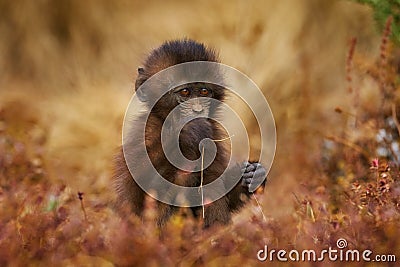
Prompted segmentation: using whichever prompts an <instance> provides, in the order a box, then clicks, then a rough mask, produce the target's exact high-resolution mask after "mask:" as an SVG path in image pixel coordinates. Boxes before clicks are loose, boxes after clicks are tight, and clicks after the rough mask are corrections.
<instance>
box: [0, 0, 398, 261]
mask: <svg viewBox="0 0 400 267" xmlns="http://www.w3.org/2000/svg"><path fill="white" fill-rule="evenodd" d="M148 2H149V1H148ZM371 17H372V15H371V10H369V9H368V8H367V7H365V6H361V5H358V4H355V3H351V2H347V1H319V0H299V1H290V0H284V1H273V0H271V1H247V2H242V1H235V2H232V1H214V2H212V1H195V2H186V1H172V2H168V4H166V3H165V2H164V1H152V2H150V3H142V2H139V1H138V2H129V1H119V2H118V3H111V2H109V1H105V0H101V1H84V2H82V1H57V2H54V3H50V2H48V1H35V2H33V1H11V2H7V1H1V0H0V35H1V36H2V38H1V41H0V185H1V187H0V265H16V266H20V265H21V266H23V265H46V264H47V265H59V264H61V265H84V264H88V265H96V266H97V265H100V266H102V265H104V266H107V265H112V264H119V265H135V266H142V265H146V266H172V265H175V264H176V263H180V264H181V265H182V266H190V265H195V266H201V265H207V266H221V265H222V264H223V265H232V266H236V265H246V266H247V265H249V266H256V265H259V264H260V262H258V261H257V259H256V253H257V251H258V250H259V249H261V248H263V246H264V244H268V246H270V247H273V248H286V249H291V248H297V249H322V248H325V247H327V246H329V245H333V246H334V244H335V242H336V240H337V238H339V237H342V238H346V239H347V240H348V242H349V246H351V247H352V248H358V249H365V248H370V249H372V250H374V252H376V253H383V254H385V253H386V254H388V253H398V251H400V243H399V241H398V238H397V236H398V235H399V234H400V232H399V225H400V224H399V223H400V215H399V214H400V208H399V205H400V204H399V203H400V186H399V171H398V170H399V167H398V164H399V159H398V158H396V157H398V155H397V156H396V153H397V152H396V150H395V149H394V150H393V147H392V144H394V143H397V142H398V140H399V134H398V131H397V128H396V127H395V124H393V123H392V122H395V121H396V120H394V119H393V118H395V117H396V116H394V114H395V115H396V114H398V113H399V109H398V106H399V97H398V93H397V91H398V90H397V89H398V87H399V72H398V69H396V68H398V66H396V64H397V63H396V59H394V58H393V57H394V56H396V55H398V52H396V51H397V50H396V48H395V47H393V46H392V45H391V44H390V42H389V41H388V40H386V43H385V45H384V46H383V47H382V46H381V47H380V42H381V38H380V35H379V34H378V33H376V32H375V30H374V24H373V21H372V19H371ZM185 36H186V37H190V38H194V39H196V40H199V41H202V42H205V43H207V44H209V45H211V46H214V47H216V48H217V49H219V50H220V55H221V58H222V61H223V62H224V63H226V64H228V65H231V66H233V67H235V68H237V69H239V70H241V71H242V72H244V73H246V74H247V75H248V76H250V77H251V78H252V79H253V80H254V81H255V82H256V83H257V84H258V85H259V87H260V88H261V89H262V90H263V92H264V94H265V96H266V97H267V99H268V101H269V103H270V105H271V108H272V110H273V113H274V116H275V120H276V124H277V131H278V145H277V155H276V159H275V162H274V165H273V168H272V170H271V173H270V175H269V182H268V183H267V187H266V189H265V192H264V194H263V195H262V196H259V197H258V198H259V201H260V202H261V205H262V208H263V211H264V213H265V215H266V217H267V220H266V221H263V219H262V216H261V214H260V211H259V210H258V206H257V204H256V203H255V201H254V200H252V202H251V203H250V204H249V205H248V206H247V207H246V208H245V209H244V210H243V211H242V212H240V213H239V214H237V215H236V216H235V218H234V223H233V224H232V225H230V226H228V227H224V228H216V229H211V230H209V231H205V232H204V231H202V230H201V229H200V227H199V225H198V223H197V222H196V221H193V220H192V219H191V218H187V219H186V220H183V217H182V216H176V217H175V218H174V219H173V220H171V222H170V223H169V224H168V225H167V230H166V231H165V233H164V234H163V235H162V236H161V238H160V237H159V234H158V231H157V230H156V229H155V228H154V227H153V226H152V225H151V223H150V221H151V218H152V216H153V213H154V208H153V206H154V203H152V201H151V200H149V201H148V203H147V204H148V209H147V213H146V218H145V220H144V223H142V222H140V221H139V220H138V218H136V217H134V216H128V215H127V217H126V218H124V219H121V218H119V217H118V216H117V215H116V213H114V211H113V210H112V208H111V203H112V199H113V197H114V192H113V190H112V188H111V180H110V176H111V171H112V165H111V159H112V156H113V154H114V151H115V149H116V147H117V146H118V145H119V143H120V133H121V124H122V118H123V113H124V109H125V107H126V106H127V104H128V102H129V99H130V97H131V94H132V90H133V80H134V79H135V69H136V67H137V66H139V65H140V61H141V60H142V59H143V58H144V56H145V54H146V53H147V52H148V51H149V50H151V49H152V48H154V47H156V46H158V45H159V44H160V43H161V42H163V41H164V40H168V39H174V38H182V37H185ZM351 38H356V40H357V44H355V46H354V51H353V52H351V53H350V54H351V55H350V56H349V50H350V45H349V41H350V40H351ZM381 43H383V42H381ZM381 54H384V56H385V58H384V59H385V60H384V61H383V60H382V58H381V56H380V55H381ZM346 58H347V62H346ZM393 59H394V60H393ZM349 77H351V79H349ZM349 82H351V84H349ZM349 87H351V88H352V90H351V92H349V90H348V89H349ZM393 107H394V109H393ZM335 109H336V111H337V112H335ZM392 110H394V112H392ZM396 112H397V113H396ZM354 114H356V116H357V124H355V119H354ZM248 116H250V115H248ZM397 116H400V115H397ZM391 121H392V122H391ZM252 123H253V122H250V123H249V131H250V132H251V133H252V131H253V130H252ZM382 130H385V132H386V133H388V134H390V136H391V139H390V138H386V139H387V140H381V141H379V140H378V141H377V138H376V136H377V134H378V132H380V131H382ZM253 134H255V132H253ZM385 137H387V136H385ZM383 139H385V138H383ZM389 139H390V140H389ZM252 145H253V147H252V148H253V150H254V151H257V149H258V143H257V138H255V139H254V140H253V142H252ZM379 151H380V152H382V151H384V152H385V151H386V152H387V153H386V152H385V153H386V154H379V153H380V152H379ZM382 153H383V152H382ZM374 158H379V160H378V165H372V169H370V167H371V164H372V163H371V162H372V160H373V159H374ZM374 162H376V161H374ZM388 167H389V168H388ZM78 192H83V193H84V194H83V202H80V200H79V198H78V195H77V193H78ZM81 204H82V205H83V207H84V210H83V209H82V206H81ZM84 211H85V213H86V216H87V219H86V218H85V215H84ZM397 256H398V257H400V255H397ZM303 264H305V265H307V264H306V263H303ZM327 264H329V263H324V266H326V265H327ZM309 265H311V264H309ZM321 266H322V265H321Z"/></svg>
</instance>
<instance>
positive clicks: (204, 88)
mask: <svg viewBox="0 0 400 267" xmlns="http://www.w3.org/2000/svg"><path fill="white" fill-rule="evenodd" d="M172 94H173V96H174V98H175V99H176V102H177V103H179V104H180V111H181V114H182V115H183V116H184V117H194V116H197V115H201V116H205V117H207V116H209V115H210V107H211V98H212V97H213V90H212V88H211V87H210V86H208V85H204V84H194V85H184V86H180V87H178V88H176V89H174V90H173V91H172Z"/></svg>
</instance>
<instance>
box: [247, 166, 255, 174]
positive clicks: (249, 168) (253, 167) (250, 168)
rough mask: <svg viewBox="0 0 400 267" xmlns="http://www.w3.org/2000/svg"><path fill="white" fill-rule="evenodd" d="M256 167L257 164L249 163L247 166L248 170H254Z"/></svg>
mask: <svg viewBox="0 0 400 267" xmlns="http://www.w3.org/2000/svg"><path fill="white" fill-rule="evenodd" d="M255 169H256V166H255V165H254V164H251V165H248V166H247V167H246V172H252V171H254V170H255Z"/></svg>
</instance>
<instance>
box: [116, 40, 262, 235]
mask: <svg viewBox="0 0 400 267" xmlns="http://www.w3.org/2000/svg"><path fill="white" fill-rule="evenodd" d="M193 61H209V62H219V60H218V56H217V54H216V52H215V51H214V50H213V49H210V48H208V47H206V46H205V45H204V44H202V43H198V42H196V41H193V40H189V39H184V40H176V41H169V42H165V43H164V44H162V45H161V46H160V47H159V48H157V49H155V50H153V51H152V52H151V53H150V55H149V56H148V57H147V59H146V60H145V62H144V64H143V67H142V68H139V69H138V76H137V80H136V84H135V90H136V92H137V93H139V91H140V90H139V91H138V89H139V87H140V86H141V85H142V84H143V83H145V82H146V81H147V80H148V79H150V77H152V76H153V75H155V74H156V73H158V72H160V71H162V70H164V69H166V68H168V67H171V66H174V65H177V64H180V63H185V62H193ZM154 87H157V86H154ZM153 90H157V89H156V88H152V87H151V86H150V87H147V88H146V90H145V92H143V91H142V92H141V93H140V95H139V99H140V100H141V101H143V103H146V101H147V99H146V98H147V97H149V96H150V95H151V94H152V93H153V92H152V91H153ZM226 93H227V89H225V88H224V87H222V86H220V85H215V84H208V83H202V82H196V83H189V84H184V85H182V86H178V87H176V88H172V89H170V90H169V91H168V92H167V93H166V94H164V95H163V96H162V97H161V98H160V99H159V100H158V101H157V103H156V104H155V105H154V106H152V107H151V110H150V111H149V114H148V117H147V118H146V119H143V118H142V119H140V120H136V121H134V122H132V125H129V126H130V130H129V137H130V138H129V139H130V142H131V146H130V150H132V151H130V153H131V154H132V155H134V157H133V158H132V159H131V160H132V161H133V162H130V164H131V165H129V164H127V162H126V159H125V157H124V152H123V149H122V148H121V150H120V152H119V154H118V155H117V157H116V160H115V174H114V182H115V186H116V191H117V201H116V204H117V207H118V208H124V207H126V206H129V208H130V209H131V210H132V212H133V213H135V214H137V215H138V216H141V215H142V212H143V209H144V199H145V196H146V192H145V191H144V190H143V189H142V188H141V187H140V186H139V185H138V183H137V179H136V178H140V179H152V177H146V175H148V171H147V170H148V168H147V167H148V166H147V167H146V164H147V165H148V164H149V163H146V162H145V159H146V156H145V155H144V154H143V153H147V155H148V158H150V160H151V164H152V165H153V167H154V168H155V169H156V170H157V172H158V173H159V174H160V175H161V176H162V177H163V178H164V179H166V180H168V181H169V182H171V183H174V184H177V185H181V186H189V187H193V186H199V185H200V184H201V177H202V174H201V172H200V171H193V172H190V171H182V170H180V169H179V168H177V167H175V166H174V165H173V164H171V163H170V162H169V160H168V159H167V157H166V155H165V151H164V150H163V144H162V140H161V139H162V138H161V129H162V127H163V124H164V122H165V121H166V118H167V116H168V114H169V113H170V112H171V111H172V110H174V108H176V107H177V106H179V109H178V114H177V115H176V116H175V118H173V119H172V120H171V121H170V122H169V124H168V125H167V126H165V125H164V127H168V128H169V129H170V130H171V132H172V133H173V132H174V129H175V128H176V127H177V125H179V124H180V123H182V121H185V122H186V123H185V125H184V126H183V128H181V129H180V131H177V132H176V134H177V135H176V136H179V139H178V140H179V143H178V145H176V146H175V147H172V148H171V147H170V150H171V149H172V150H174V149H179V150H180V151H181V153H182V154H183V155H184V156H185V157H186V158H187V159H189V160H195V159H198V158H199V157H201V151H200V150H199V143H200V142H201V141H202V140H203V139H205V138H210V139H212V140H221V139H224V138H226V137H227V133H226V132H225V131H224V130H223V129H222V127H220V125H219V124H218V122H216V121H215V120H212V119H209V118H207V117H210V116H212V115H215V113H217V112H218V108H219V107H218V104H216V103H218V102H219V103H220V102H221V101H224V97H225V95H226ZM212 100H218V101H212ZM198 114H203V115H204V117H196V118H195V119H193V120H190V118H191V117H192V116H195V115H198ZM178 121H179V122H180V123H178ZM143 124H144V125H143ZM142 127H143V129H145V137H144V143H145V148H146V151H141V150H140V149H139V148H138V147H140V143H138V142H142V143H143V139H142V140H141V141H140V138H136V136H138V135H140V134H141V133H140V131H141V129H142ZM135 142H136V143H135ZM228 142H229V140H228ZM223 143H224V142H215V146H216V154H215V158H214V160H213V162H212V163H211V164H210V165H209V166H208V167H207V168H205V169H204V171H203V174H204V176H203V179H204V181H203V183H204V184H205V185H206V184H208V183H211V182H213V181H214V180H216V179H217V178H218V177H219V176H220V175H221V174H223V173H224V170H225V169H226V168H227V166H228V161H229V149H228V148H227V146H226V145H224V144H223ZM175 144H176V143H175ZM166 146H168V144H167V145H166ZM128 165H129V166H139V167H137V171H136V172H135V174H134V175H135V176H138V177H135V179H133V177H132V174H131V172H130V171H129V168H128ZM233 169H235V168H233ZM230 171H231V173H232V172H235V171H236V172H237V171H241V173H240V175H241V179H240V180H239V181H238V182H237V184H236V185H235V186H234V187H233V189H232V190H230V191H229V192H228V193H227V194H226V195H224V196H223V197H221V198H220V199H218V200H216V201H214V202H212V203H209V204H207V205H205V206H204V207H203V206H197V207H192V208H191V210H192V211H193V214H194V216H199V214H200V213H201V212H202V211H203V208H204V226H205V227H209V226H211V225H214V224H227V223H229V222H230V220H231V215H232V213H233V212H235V211H237V210H238V209H239V208H240V207H241V206H243V204H244V203H245V201H246V200H247V199H248V198H249V196H250V194H251V192H250V191H251V190H250V188H251V186H252V185H254V184H261V183H262V181H264V182H265V178H266V170H265V168H264V167H263V166H262V165H261V164H260V163H257V162H244V163H238V164H237V167H236V170H229V171H228V172H226V173H225V174H224V175H225V176H227V177H226V178H227V179H229V173H230ZM238 177H240V176H238ZM166 191H168V190H166ZM165 193H168V192H165ZM177 209H178V207H176V206H173V205H169V204H165V203H163V202H161V201H157V223H158V225H159V226H162V225H163V224H164V223H165V222H166V221H167V220H168V218H169V217H170V216H171V215H172V214H173V213H174V212H175V211H177Z"/></svg>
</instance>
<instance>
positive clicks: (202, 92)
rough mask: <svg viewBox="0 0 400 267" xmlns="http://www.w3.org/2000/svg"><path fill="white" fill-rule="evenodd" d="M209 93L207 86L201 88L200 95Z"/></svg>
mask: <svg viewBox="0 0 400 267" xmlns="http://www.w3.org/2000/svg"><path fill="white" fill-rule="evenodd" d="M208 93H209V91H208V89H207V88H201V89H200V95H202V96H207V95H208Z"/></svg>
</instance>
